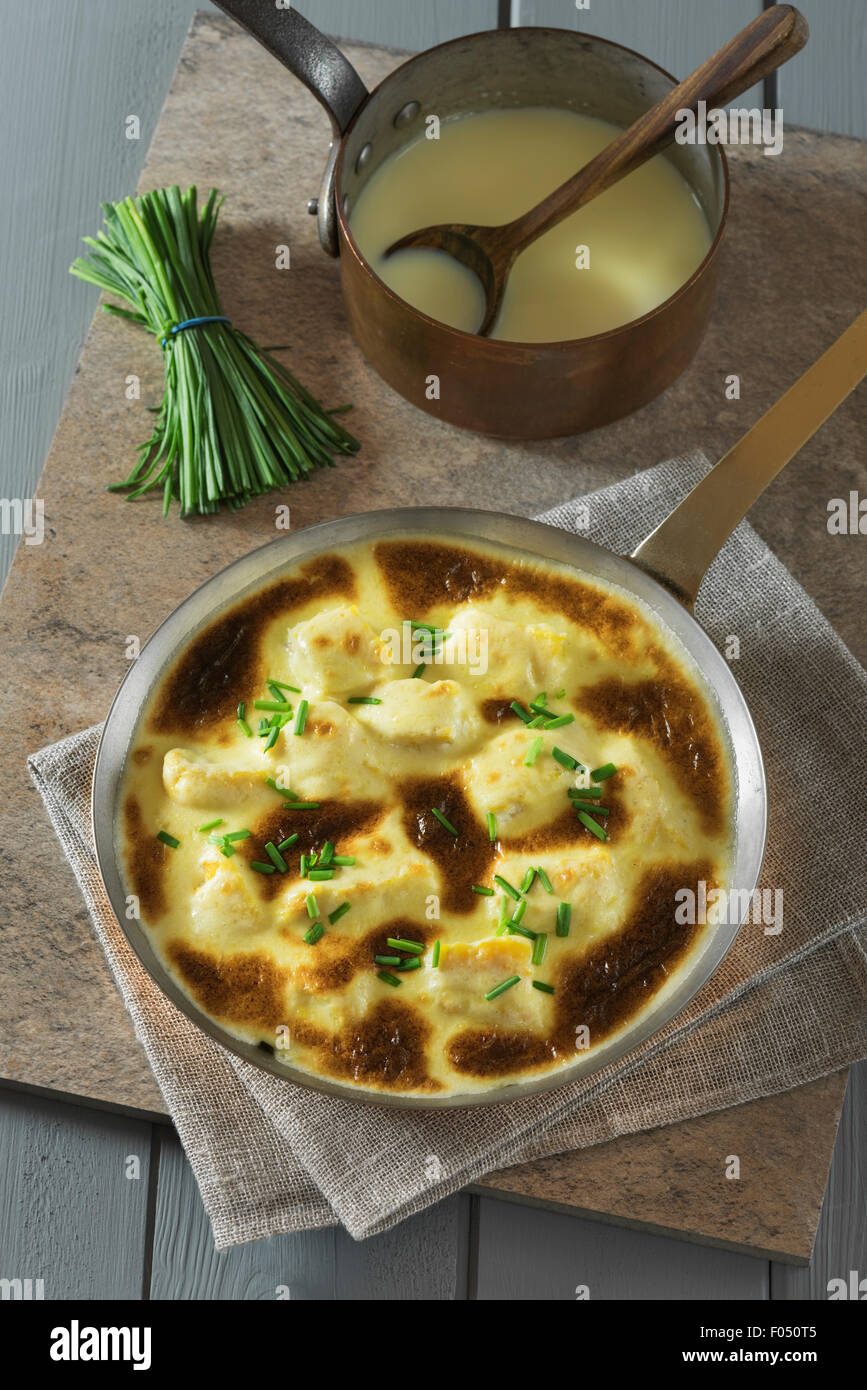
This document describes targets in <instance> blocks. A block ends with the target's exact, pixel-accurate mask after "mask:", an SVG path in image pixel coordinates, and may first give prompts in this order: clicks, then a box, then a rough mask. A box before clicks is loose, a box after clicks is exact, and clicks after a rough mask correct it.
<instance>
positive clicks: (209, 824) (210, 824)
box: [198, 816, 223, 835]
mask: <svg viewBox="0 0 867 1390" xmlns="http://www.w3.org/2000/svg"><path fill="white" fill-rule="evenodd" d="M222 824H223V818H222V816H217V819H216V820H207V821H205V824H204V825H200V826H199V827H198V830H199V834H200V835H205V834H207V832H208V831H209V830H216V828H217V826H218V825H222Z"/></svg>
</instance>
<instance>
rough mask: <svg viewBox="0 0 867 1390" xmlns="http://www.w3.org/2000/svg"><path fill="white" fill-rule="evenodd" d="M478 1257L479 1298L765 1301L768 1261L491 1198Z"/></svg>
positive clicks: (482, 1210) (482, 1208)
mask: <svg viewBox="0 0 867 1390" xmlns="http://www.w3.org/2000/svg"><path fill="white" fill-rule="evenodd" d="M477 1251H478V1256H477V1265H476V1270H475V1284H474V1286H471V1290H470V1296H471V1297H475V1298H477V1299H497V1300H500V1301H509V1302H512V1301H518V1300H520V1301H521V1302H525V1301H527V1300H541V1299H545V1300H549V1301H554V1300H560V1301H569V1300H574V1299H576V1298H579V1297H581V1298H586V1297H589V1298H590V1299H591V1300H599V1299H642V1298H648V1299H674V1300H677V1301H685V1300H691V1299H701V1298H709V1299H726V1300H728V1299H733V1298H744V1299H766V1298H767V1297H768V1283H769V1274H768V1265H767V1263H766V1262H765V1261H764V1260H756V1259H752V1258H751V1257H750V1256H749V1255H735V1254H730V1253H729V1252H728V1251H724V1250H713V1249H707V1248H700V1247H698V1246H695V1245H687V1244H684V1243H682V1242H680V1241H674V1240H666V1239H665V1238H664V1237H662V1236H652V1235H645V1234H644V1233H643V1232H641V1231H628V1230H625V1229H622V1228H619V1227H612V1226H603V1225H600V1224H598V1223H597V1222H595V1221H583V1220H581V1219H580V1218H578V1217H574V1216H560V1215H557V1214H555V1213H554V1212H543V1211H534V1210H532V1209H530V1208H528V1207H523V1206H517V1205H514V1204H512V1203H510V1202H498V1201H496V1200H494V1199H491V1198H488V1197H482V1198H480V1199H479V1219H478V1242H477ZM585 1290H586V1292H584V1291H585Z"/></svg>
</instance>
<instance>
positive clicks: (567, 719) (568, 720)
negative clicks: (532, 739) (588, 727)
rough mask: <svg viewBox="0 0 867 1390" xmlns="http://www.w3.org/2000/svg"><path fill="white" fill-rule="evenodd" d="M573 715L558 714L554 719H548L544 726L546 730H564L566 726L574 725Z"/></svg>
mask: <svg viewBox="0 0 867 1390" xmlns="http://www.w3.org/2000/svg"><path fill="white" fill-rule="evenodd" d="M574 723H575V716H574V714H558V715H557V718H556V719H549V720H548V721H547V723H546V724H545V728H546V729H565V727H566V725H567V724H574Z"/></svg>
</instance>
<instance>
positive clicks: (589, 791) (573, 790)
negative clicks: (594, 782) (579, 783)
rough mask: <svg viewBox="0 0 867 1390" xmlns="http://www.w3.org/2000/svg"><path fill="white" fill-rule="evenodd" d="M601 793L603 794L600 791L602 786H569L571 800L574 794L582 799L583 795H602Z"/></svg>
mask: <svg viewBox="0 0 867 1390" xmlns="http://www.w3.org/2000/svg"><path fill="white" fill-rule="evenodd" d="M602 795H603V792H602V788H601V787H570V788H569V796H571V797H572V798H573V800H574V798H575V797H576V796H577V797H579V798H580V799H581V800H583V799H584V798H585V797H588V796H602Z"/></svg>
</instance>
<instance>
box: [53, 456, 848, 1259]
mask: <svg viewBox="0 0 867 1390" xmlns="http://www.w3.org/2000/svg"><path fill="white" fill-rule="evenodd" d="M707 467H708V463H707V460H706V459H705V458H704V457H703V456H702V455H693V456H691V457H689V458H684V459H675V460H671V461H669V462H667V463H663V464H660V465H659V466H658V467H656V468H653V469H650V470H648V471H647V472H645V473H641V474H638V475H636V476H635V477H633V478H631V479H629V480H627V481H626V482H624V483H619V484H616V485H615V486H613V487H608V488H604V489H602V490H601V491H599V492H596V493H593V494H591V495H590V496H589V497H587V498H584V499H581V500H582V501H583V502H584V503H585V504H589V512H590V526H589V532H588V534H589V535H590V537H591V538H592V539H594V540H597V541H600V542H602V543H603V544H605V545H608V546H610V547H611V548H612V549H614V550H619V551H621V552H623V551H628V550H629V549H631V548H632V547H633V546H634V545H635V544H636V542H637V541H638V540H639V539H640V538H641V536H643V535H644V534H646V532H647V531H648V530H649V529H651V527H652V526H655V525H656V524H657V523H658V522H659V521H661V520H662V518H663V517H664V515H665V514H666V512H667V511H668V510H669V509H670V507H671V506H672V504H673V503H674V502H675V501H676V500H678V499H679V498H680V497H681V496H682V495H683V493H684V492H685V491H686V490H687V488H688V487H690V486H692V484H693V483H694V482H696V481H697V480H698V478H699V477H700V476H701V475H702V474H703V473H704V472H705V470H706V469H707ZM577 506H578V503H577V502H572V503H566V504H564V505H563V506H561V507H557V508H555V509H554V511H552V512H549V513H547V514H546V515H545V516H544V517H542V518H541V519H542V520H545V521H549V522H551V523H552V524H553V525H556V526H562V527H564V528H566V529H570V528H574V521H575V517H576V515H577ZM697 615H698V617H699V619H700V621H701V622H702V623H703V624H704V626H705V627H706V628H707V630H708V631H709V633H710V634H711V636H712V637H713V638H714V639H715V640H716V641H717V643H718V644H722V643H723V642H724V641H725V639H726V638H727V636H728V635H729V634H736V635H737V636H738V637H739V639H740V650H741V655H740V658H739V660H738V662H737V665H736V674H737V675H738V678H739V681H740V684H741V687H742V689H743V691H744V694H745V695H746V698H747V701H748V702H749V705H750V708H751V710H752V714H753V717H754V719H755V721H756V725H757V727H758V731H759V737H760V739H761V741H762V746H763V749H764V753H765V758H766V762H767V767H768V775H769V781H770V804H771V830H770V840H769V848H768V854H767V858H766V862H765V867H764V871H763V885H764V886H765V887H767V888H770V889H772V890H776V889H782V891H783V900H784V929H783V931H782V933H780V934H779V935H772V934H766V933H765V932H764V930H763V928H762V926H761V925H755V926H754V925H750V924H747V925H745V926H744V927H743V928H742V929H741V932H740V933H739V936H738V939H737V942H736V944H735V946H734V947H733V949H732V950H731V952H730V953H729V955H728V956H727V958H726V960H725V961H724V963H723V965H722V966H721V967H720V969H719V971H718V972H717V974H716V975H715V976H714V978H713V979H712V980H711V982H710V983H709V984H708V985H707V986H706V988H705V989H704V990H702V992H701V993H700V994H699V995H698V996H697V997H696V998H695V999H694V1000H693V1001H692V1003H691V1004H690V1005H689V1006H688V1007H687V1008H686V1009H685V1010H684V1011H683V1012H682V1013H681V1014H680V1015H678V1017H677V1018H676V1019H674V1020H673V1022H672V1023H671V1024H669V1026H668V1027H667V1028H666V1029H665V1030H664V1031H663V1032H662V1033H660V1034H658V1035H657V1036H656V1037H654V1038H652V1039H650V1040H649V1041H648V1042H646V1043H645V1044H644V1045H643V1046H641V1047H639V1048H637V1049H636V1050H635V1051H633V1052H632V1053H630V1054H629V1055H628V1056H627V1057H625V1058H622V1059H621V1060H619V1061H618V1062H616V1063H613V1064H612V1065H611V1066H609V1067H607V1068H605V1069H604V1070H603V1071H602V1072H599V1073H598V1074H596V1075H595V1076H592V1077H590V1078H588V1079H586V1080H585V1081H583V1082H580V1083H577V1084H573V1085H570V1086H565V1087H562V1088H560V1089H559V1090H555V1091H553V1092H549V1093H547V1094H544V1095H541V1096H535V1097H529V1098H527V1099H525V1100H522V1101H519V1102H516V1103H513V1104H510V1105H506V1106H491V1107H483V1108H478V1109H473V1110H453V1111H445V1112H419V1113H412V1112H405V1111H391V1110H386V1109H383V1108H379V1107H373V1106H366V1105H359V1104H355V1103H352V1102H350V1101H338V1100H333V1099H330V1098H328V1097H325V1096H320V1095H317V1094H315V1093H314V1092H312V1091H307V1090H304V1089H301V1088H299V1087H295V1086H292V1085H290V1084H288V1083H287V1082H284V1081H280V1080H277V1079H276V1078H274V1077H271V1076H269V1075H267V1074H265V1073H262V1072H259V1071H257V1070H256V1069H254V1068H252V1067H250V1066H249V1065H248V1064H247V1063H245V1062H242V1061H240V1060H239V1059H237V1058H235V1057H233V1056H231V1055H230V1054H229V1053H227V1052H225V1051H224V1050H223V1049H222V1048H220V1047H219V1046H217V1045H216V1044H215V1043H213V1042H211V1041H210V1040H209V1039H208V1038H207V1037H206V1036H205V1035H204V1034H202V1033H200V1032H199V1031H198V1030H197V1029H196V1028H195V1027H194V1026H193V1025H192V1024H190V1023H189V1022H187V1020H186V1019H184V1018H183V1017H182V1016H181V1015H180V1014H179V1013H178V1012H177V1011H176V1009H175V1008H174V1006H173V1005H171V1004H170V1003H168V1001H167V1000H166V999H164V998H163V996H162V995H161V994H160V992H159V991H158V990H157V989H156V987H155V986H154V985H152V984H151V982H150V980H149V979H148V977H147V976H146V975H145V974H144V972H143V971H142V969H141V967H140V966H139V964H138V962H137V960H136V959H135V957H134V955H133V954H132V952H131V950H130V949H129V947H128V946H127V945H126V942H125V939H124V937H123V933H122V932H121V930H120V928H119V926H118V924H117V921H116V920H115V917H114V915H113V913H112V911H111V908H110V906H109V903H108V900H107V898H106V896H105V893H104V891H103V889H102V886H101V883H100V880H99V875H98V873H97V870H96V864H95V860H94V855H93V848H92V841H91V830H90V815H89V794H90V779H91V773H92V768H93V759H94V754H95V750H96V744H97V741H98V738H99V728H98V727H95V728H93V729H89V730H87V731H86V732H84V733H82V734H78V735H75V736H73V737H71V738H67V739H64V740H62V741H61V742H60V743H57V744H54V745H52V746H51V747H49V748H46V749H43V750H42V752H40V753H37V754H36V755H34V756H33V757H32V758H31V759H30V769H31V774H32V776H33V778H34V781H35V782H36V785H37V786H38V788H39V791H40V793H41V794H42V797H43V799H44V801H45V805H46V808H47V810H48V814H49V816H50V817H51V820H52V822H53V824H54V827H55V830H56V831H57V834H58V836H59V838H60V840H61V843H62V845H63V848H64V850H65V852H66V855H67V857H68V858H69V860H70V863H71V864H72V867H73V869H74V871H75V874H76V877H77V879H78V881H79V884H80V886H81V888H82V892H83V893H84V897H85V900H86V902H87V905H88V908H89V910H90V913H91V917H92V919H93V922H94V926H95V928H96V932H97V935H98V936H99V939H100V941H101V942H102V945H103V947H104V949H105V952H106V956H107V958H108V962H109V965H110V967H111V969H112V972H113V973H114V976H115V979H116V980H117V983H118V985H119V988H120V990H121V993H122V995H123V998H124V1000H125V1002H126V1005H127V1007H128V1009H129V1011H130V1013H131V1015H132V1017H133V1021H134V1023H135V1028H136V1033H137V1035H138V1037H139V1038H140V1040H141V1042H142V1044H143V1046H144V1048H145V1051H146V1053H147V1056H148V1059H149V1061H150V1064H151V1067H152V1068H153V1071H154V1073H155V1075H156V1078H157V1081H158V1082H159V1085H160V1088H161V1090H162V1092H163V1095H164V1096H165V1099H166V1103H167V1105H168V1107H169V1110H170V1111H171V1114H172V1117H173V1119H174V1121H175V1124H176V1126H177V1129H178V1132H179V1134H180V1137H181V1140H182V1142H183V1145H184V1148H185V1149H186V1152H187V1155H188V1157H189V1159H190V1162H191V1164H192V1166H193V1169H194V1172H195V1174H196V1178H197V1180H198V1183H199V1186H200V1188H201V1191H202V1196H203V1199H204V1203H205V1206H206V1209H207V1211H208V1214H209V1216H210V1218H211V1222H212V1225H213V1230H214V1238H215V1242H216V1245H217V1247H218V1248H224V1247H227V1246H230V1245H236V1244H241V1243H242V1242H244V1241H248V1240H254V1239H256V1238H258V1237H261V1236H268V1235H274V1234H277V1233H278V1232H283V1231H294V1230H301V1229H309V1228H311V1227H316V1226H323V1225H329V1224H333V1223H334V1222H335V1221H340V1222H342V1224H343V1225H344V1226H345V1227H346V1229H347V1230H348V1231H349V1232H350V1234H351V1235H353V1236H355V1237H356V1238H358V1239H361V1238H363V1237H365V1236H368V1235H372V1234H374V1233H376V1232H378V1231H382V1230H385V1229H387V1228H388V1227H390V1226H392V1225H394V1224H396V1223H397V1222H398V1221H400V1220H402V1219H403V1218H405V1217H406V1216H409V1215H410V1214H411V1213H413V1212H416V1211H419V1210H421V1209H422V1208H423V1207H426V1206H428V1205H430V1204H431V1203H433V1202H436V1201H439V1200H440V1199H441V1198H442V1197H444V1196H446V1195H448V1194H449V1193H451V1192H454V1191H456V1190H457V1189H459V1188H460V1187H462V1186H464V1185H465V1184H466V1183H467V1182H470V1181H472V1180H474V1179H476V1178H478V1177H481V1176H482V1175H484V1174H485V1173H486V1172H489V1171H491V1170H492V1169H494V1168H500V1167H503V1166H506V1165H508V1164H511V1163H516V1162H519V1161H521V1160H522V1159H526V1158H529V1157H536V1156H539V1155H542V1154H547V1153H556V1152H560V1151H563V1150H565V1149H569V1148H580V1147H584V1146H587V1145H590V1144H595V1143H599V1142H600V1141H602V1140H604V1139H609V1138H613V1137H615V1136H617V1135H620V1134H625V1133H629V1132H632V1131H635V1130H642V1129H650V1128H653V1127H654V1126H657V1125H661V1124H667V1123H671V1122H672V1121H675V1120H679V1119H683V1118H687V1117H689V1116H692V1115H698V1114H702V1113H705V1112H707V1111H709V1110H716V1109H722V1108H724V1107H725V1106H729V1105H734V1104H737V1103H738V1102H740V1101H744V1100H749V1099H753V1098H755V1097H757V1096H762V1095H771V1094H774V1093H776V1092H779V1091H783V1090H787V1089H789V1088H790V1087H792V1086H796V1085H798V1084H800V1083H802V1082H805V1081H809V1080H812V1079H814V1078H816V1077H818V1076H823V1075H825V1074H826V1073H828V1072H830V1071H834V1070H836V1069H838V1068H840V1067H842V1066H844V1065H846V1063H848V1062H850V1061H854V1060H855V1059H857V1058H859V1057H862V1056H864V1055H867V1015H865V1004H864V1001H865V996H867V926H865V920H867V917H865V904H867V863H865V858H864V854H863V829H864V816H863V811H864V806H865V792H864V788H865V786H867V765H865V764H867V759H865V742H864V730H865V727H867V676H865V673H864V671H862V669H861V668H860V667H859V666H858V665H857V663H856V662H855V660H854V659H853V657H852V656H851V654H850V653H849V652H848V650H847V649H846V648H845V647H844V646H843V644H842V643H841V642H840V641H839V639H838V638H837V637H836V636H835V634H834V632H833V631H832V630H831V628H830V627H829V626H828V624H827V623H826V622H825V620H824V619H823V618H822V616H821V614H820V613H819V612H818V610H817V609H816V607H815V605H814V604H813V603H812V602H811V600H810V599H809V598H808V596H807V595H806V594H805V593H804V591H803V589H802V588H801V587H800V586H799V585H798V584H797V583H796V582H795V580H794V579H793V578H792V577H791V575H790V574H789V573H788V571H787V570H785V569H784V567H783V566H782V565H781V564H780V563H779V561H778V560H777V559H776V558H775V557H774V556H773V555H772V554H771V552H770V551H769V550H768V548H767V546H766V545H765V544H764V542H762V541H761V540H760V539H759V537H758V536H757V535H756V533H755V532H754V531H753V530H752V529H751V528H750V527H749V526H748V525H746V524H742V525H741V526H740V527H739V528H738V529H737V531H736V532H735V534H734V536H732V538H731V540H730V541H729V542H728V544H727V545H726V546H725V548H724V550H723V552H722V554H721V555H720V556H719V557H718V559H717V560H716V562H715V563H714V565H713V567H712V569H711V571H710V574H709V575H708V578H707V580H706V582H705V585H704V587H703V590H702V594H701V597H700V599H699V603H698V605H697ZM829 693H830V694H829Z"/></svg>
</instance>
